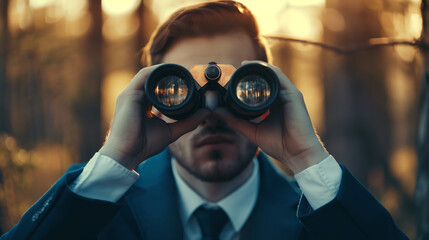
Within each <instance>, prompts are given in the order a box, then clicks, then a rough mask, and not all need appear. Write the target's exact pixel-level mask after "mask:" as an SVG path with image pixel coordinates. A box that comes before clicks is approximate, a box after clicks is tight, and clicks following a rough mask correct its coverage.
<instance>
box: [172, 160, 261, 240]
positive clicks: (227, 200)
mask: <svg viewBox="0 0 429 240" xmlns="http://www.w3.org/2000/svg"><path fill="white" fill-rule="evenodd" d="M176 164H177V162H176V160H175V159H173V161H172V168H173V175H174V179H175V180H176V185H177V189H178V192H179V206H180V207H179V208H180V209H179V213H180V217H181V220H182V223H183V227H184V235H185V236H184V239H185V240H200V239H201V237H202V236H201V230H200V226H199V224H198V221H197V219H196V217H195V215H193V213H194V212H195V210H197V209H198V208H199V207H200V206H202V205H204V206H207V207H208V208H221V209H222V210H223V211H224V212H225V213H226V215H227V216H228V219H229V221H227V223H226V224H225V226H224V228H223V229H222V231H221V233H220V236H219V239H220V240H227V239H230V240H236V239H237V240H238V239H240V231H241V229H242V228H243V226H244V224H245V223H246V220H247V219H248V218H249V216H250V213H251V212H252V210H253V207H254V206H255V204H256V199H257V197H258V192H259V163H258V160H257V159H256V158H254V159H253V169H252V173H251V175H250V177H249V178H248V179H247V180H246V182H244V183H243V184H242V185H241V186H240V187H239V188H237V189H236V190H234V192H232V193H230V194H229V195H227V196H226V197H224V198H223V199H222V200H220V201H219V202H216V203H214V202H208V201H207V200H205V199H203V198H202V197H201V196H200V195H198V194H197V193H196V192H195V191H194V190H193V189H192V188H191V187H190V186H189V185H188V184H187V183H186V182H185V181H184V180H183V178H182V177H181V176H180V175H179V173H178V172H177V167H176Z"/></svg>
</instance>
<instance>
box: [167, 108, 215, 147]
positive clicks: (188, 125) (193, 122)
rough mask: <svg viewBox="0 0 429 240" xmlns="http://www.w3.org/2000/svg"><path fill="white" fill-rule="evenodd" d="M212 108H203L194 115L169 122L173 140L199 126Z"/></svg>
mask: <svg viewBox="0 0 429 240" xmlns="http://www.w3.org/2000/svg"><path fill="white" fill-rule="evenodd" d="M210 114H211V113H210V110H208V109H205V108H201V109H199V110H197V111H196V112H195V113H194V114H193V115H192V116H190V117H188V118H186V119H182V120H179V121H177V122H174V123H169V124H168V126H169V128H170V133H171V140H172V141H175V140H176V139H178V138H179V137H181V136H182V135H183V134H185V133H187V132H190V131H192V130H194V129H195V128H197V127H198V125H199V124H200V123H201V122H203V121H204V120H205V119H206V118H207V117H208V116H210Z"/></svg>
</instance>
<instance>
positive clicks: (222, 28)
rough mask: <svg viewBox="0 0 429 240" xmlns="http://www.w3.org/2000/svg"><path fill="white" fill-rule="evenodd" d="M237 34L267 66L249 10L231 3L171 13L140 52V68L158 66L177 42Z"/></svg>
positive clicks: (187, 8)
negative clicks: (248, 40)
mask: <svg viewBox="0 0 429 240" xmlns="http://www.w3.org/2000/svg"><path fill="white" fill-rule="evenodd" d="M240 30H241V31H244V33H246V34H248V36H249V37H250V38H251V39H252V41H253V44H254V46H255V52H256V56H257V58H258V60H262V61H266V62H267V61H268V53H267V49H266V48H265V45H264V44H263V43H262V41H261V37H260V35H259V29H258V25H257V23H256V20H255V18H254V16H253V14H252V13H251V12H250V10H249V9H248V8H247V7H246V6H244V5H243V4H241V3H238V2H235V1H217V2H208V3H202V4H197V5H194V6H190V7H185V8H182V9H180V10H178V11H176V12H175V13H173V14H172V15H171V16H170V17H169V18H168V19H167V20H166V21H165V22H164V23H163V24H162V25H160V26H159V27H158V28H157V30H156V31H155V32H154V33H153V34H152V36H151V38H150V40H149V42H148V44H147V45H146V46H145V47H144V48H143V56H142V63H143V66H150V65H154V64H158V63H161V62H162V59H163V57H164V54H165V53H166V52H167V51H168V50H169V48H170V47H171V46H172V45H173V44H174V43H176V42H177V41H178V40H180V39H183V38H191V37H200V36H214V35H220V34H226V33H230V32H235V31H240Z"/></svg>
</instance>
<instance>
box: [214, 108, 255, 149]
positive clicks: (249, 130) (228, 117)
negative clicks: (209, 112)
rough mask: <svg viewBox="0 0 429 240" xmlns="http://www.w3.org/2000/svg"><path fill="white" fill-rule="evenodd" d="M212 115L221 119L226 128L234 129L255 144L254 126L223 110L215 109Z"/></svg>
mask: <svg viewBox="0 0 429 240" xmlns="http://www.w3.org/2000/svg"><path fill="white" fill-rule="evenodd" d="M213 114H214V115H216V116H218V117H220V118H221V119H223V120H224V121H225V122H227V123H228V126H230V127H231V128H233V129H235V130H236V131H238V132H239V133H241V134H242V135H243V136H245V137H246V138H247V139H249V140H250V141H251V142H253V143H255V144H256V134H255V133H256V124H254V123H252V122H249V121H247V120H244V119H240V118H237V117H235V116H233V115H232V114H231V113H230V112H229V111H228V110H227V109H225V108H216V109H215V110H214V111H213Z"/></svg>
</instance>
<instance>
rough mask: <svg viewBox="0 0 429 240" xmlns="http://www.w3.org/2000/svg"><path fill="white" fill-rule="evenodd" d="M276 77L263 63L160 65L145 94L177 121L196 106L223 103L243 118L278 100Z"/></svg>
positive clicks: (147, 84) (261, 112)
mask: <svg viewBox="0 0 429 240" xmlns="http://www.w3.org/2000/svg"><path fill="white" fill-rule="evenodd" d="M278 92H279V80H278V77H277V75H276V74H275V73H274V71H273V70H272V69H271V68H269V67H268V66H266V65H264V64H263V63H250V64H245V65H243V66H241V67H239V68H237V69H235V68H234V67H233V66H232V65H228V64H217V63H215V62H209V63H208V64H206V65H195V66H193V67H191V68H190V69H189V70H188V69H186V68H184V67H182V66H180V65H177V64H170V63H167V64H163V65H161V66H159V67H157V68H156V69H154V70H153V71H152V72H151V73H150V74H149V76H148V78H147V79H146V83H145V95H146V97H147V99H148V100H149V101H150V102H151V104H152V105H153V106H154V107H155V108H156V109H158V110H159V111H160V112H161V113H162V114H164V115H165V116H167V117H169V118H172V119H175V120H180V119H183V118H187V117H189V116H190V115H192V114H193V113H194V112H195V111H196V110H197V109H198V108H202V107H207V108H210V109H214V108H216V107H217V106H223V107H226V108H228V109H229V111H230V112H231V113H233V114H234V115H235V116H237V117H239V118H242V119H254V118H257V117H260V116H261V115H263V114H264V113H266V112H267V111H268V109H269V107H270V106H271V105H272V104H273V103H274V101H275V100H276V99H277V95H278Z"/></svg>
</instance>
